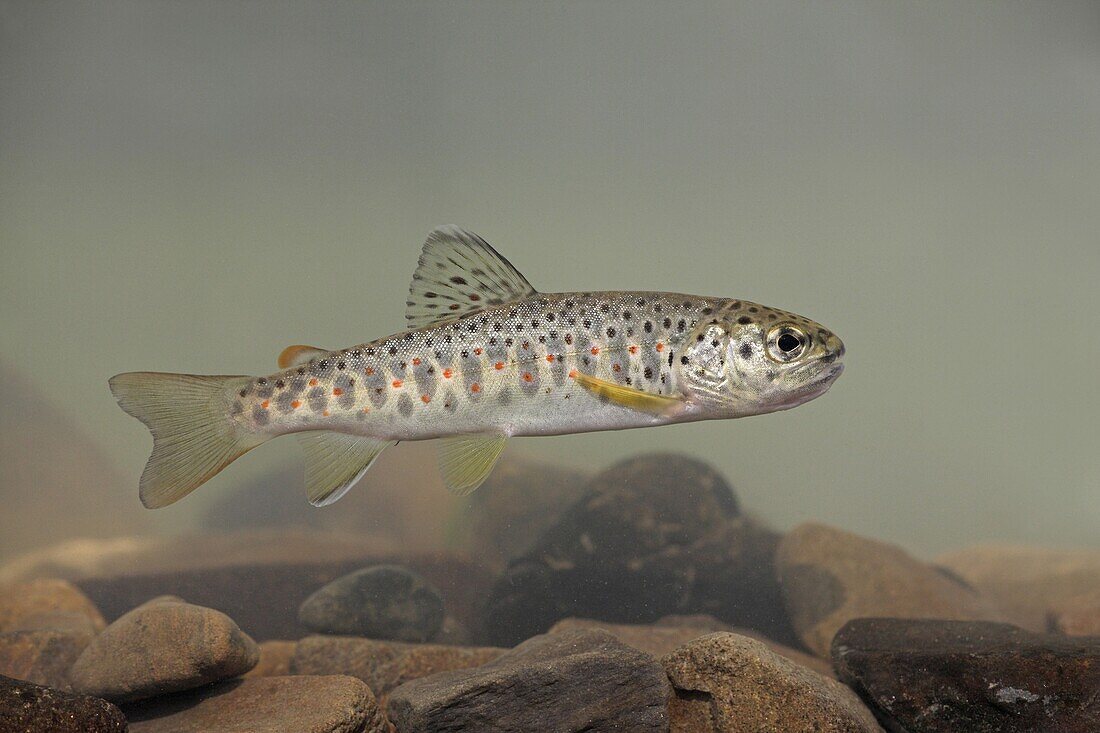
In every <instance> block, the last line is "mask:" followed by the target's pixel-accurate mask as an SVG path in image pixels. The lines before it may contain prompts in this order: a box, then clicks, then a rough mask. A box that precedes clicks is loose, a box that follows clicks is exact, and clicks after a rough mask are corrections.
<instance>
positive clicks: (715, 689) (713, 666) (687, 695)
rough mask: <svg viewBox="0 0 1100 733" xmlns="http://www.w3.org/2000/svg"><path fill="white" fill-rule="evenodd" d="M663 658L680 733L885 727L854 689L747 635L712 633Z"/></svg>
mask: <svg viewBox="0 0 1100 733" xmlns="http://www.w3.org/2000/svg"><path fill="white" fill-rule="evenodd" d="M661 663H662V664H663V665H664V668H665V672H666V673H667V674H668V678H669V680H670V681H671V682H672V688H673V693H674V697H673V699H672V700H671V701H670V702H669V716H670V718H671V730H672V731H673V733H711V732H712V731H713V733H758V731H819V732H820V733H881V731H882V729H881V728H880V727H879V725H878V723H877V722H876V721H875V717H874V715H872V714H871V712H870V711H869V710H868V709H867V708H866V707H865V706H864V705H863V703H862V702H861V701H860V699H859V698H858V697H856V695H855V694H854V693H853V692H852V691H851V690H849V689H848V688H847V687H845V686H844V685H842V684H840V683H839V682H837V681H836V680H834V679H831V678H829V677H825V676H823V675H820V674H817V673H816V672H814V671H812V670H810V669H807V668H805V667H802V666H801V665H798V664H795V663H794V662H792V661H791V660H789V659H787V658H785V657H782V656H780V655H778V654H775V653H774V652H772V651H771V650H770V649H768V647H767V646H766V645H764V644H762V643H761V642H759V641H756V640H755V639H750V638H748V637H746V636H740V635H738V634H731V633H726V632H719V633H715V634H709V635H707V636H704V637H701V638H698V639H695V640H694V641H692V642H690V643H688V644H686V645H685V646H682V647H680V648H679V649H677V650H676V651H674V652H672V653H671V654H669V655H667V656H666V657H664V658H663V659H662V660H661Z"/></svg>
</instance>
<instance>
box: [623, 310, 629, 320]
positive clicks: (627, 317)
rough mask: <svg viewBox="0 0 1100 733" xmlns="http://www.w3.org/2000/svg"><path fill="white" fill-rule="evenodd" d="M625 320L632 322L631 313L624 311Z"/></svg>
mask: <svg viewBox="0 0 1100 733" xmlns="http://www.w3.org/2000/svg"><path fill="white" fill-rule="evenodd" d="M623 320H624V321H629V320H630V311H623Z"/></svg>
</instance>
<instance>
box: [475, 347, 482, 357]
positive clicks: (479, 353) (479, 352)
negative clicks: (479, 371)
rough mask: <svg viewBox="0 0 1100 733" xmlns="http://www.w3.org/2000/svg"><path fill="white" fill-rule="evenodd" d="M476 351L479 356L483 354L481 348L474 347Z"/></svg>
mask: <svg viewBox="0 0 1100 733" xmlns="http://www.w3.org/2000/svg"><path fill="white" fill-rule="evenodd" d="M474 353H475V354H477V355H478V356H480V355H481V349H480V348H478V349H474Z"/></svg>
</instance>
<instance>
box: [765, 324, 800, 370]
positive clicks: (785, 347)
mask: <svg viewBox="0 0 1100 733" xmlns="http://www.w3.org/2000/svg"><path fill="white" fill-rule="evenodd" d="M809 341H810V339H809V337H808V336H806V334H804V333H802V332H801V331H800V330H798V329H797V328H795V327H794V326H780V327H778V328H776V329H775V330H773V331H772V332H771V334H769V336H768V354H769V355H770V356H771V357H772V358H773V359H775V360H777V361H783V362H786V361H791V360H793V359H797V358H798V357H799V356H801V354H802V352H803V351H805V350H806V344H808V343H809Z"/></svg>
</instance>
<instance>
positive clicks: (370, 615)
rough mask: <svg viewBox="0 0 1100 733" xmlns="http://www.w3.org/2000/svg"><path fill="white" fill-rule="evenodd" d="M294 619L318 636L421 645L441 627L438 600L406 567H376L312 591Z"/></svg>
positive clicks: (438, 595)
mask: <svg viewBox="0 0 1100 733" xmlns="http://www.w3.org/2000/svg"><path fill="white" fill-rule="evenodd" d="M298 620H299V621H300V622H301V624H302V626H305V627H306V628H308V629H311V630H313V631H316V632H319V633H322V634H346V635H350V636H369V637H371V638H373V639H392V640H395V641H427V640H428V639H430V638H432V637H433V636H435V634H436V632H438V631H439V629H440V628H441V627H442V626H443V598H442V596H440V594H439V591H438V590H436V589H435V588H434V587H433V586H432V585H431V584H430V583H428V581H426V580H424V578H422V577H420V576H419V575H417V574H416V573H414V572H412V571H411V570H409V569H408V568H403V567H401V566H398V565H376V566H374V567H370V568H363V569H361V570H357V571H355V572H354V573H349V574H347V575H345V576H343V577H342V578H337V579H336V580H334V581H332V582H331V583H329V584H328V585H326V586H324V587H323V588H321V589H320V590H318V591H317V592H316V593H314V594H313V595H311V596H310V597H309V598H307V599H306V600H305V602H304V603H302V606H301V608H300V609H298Z"/></svg>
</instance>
